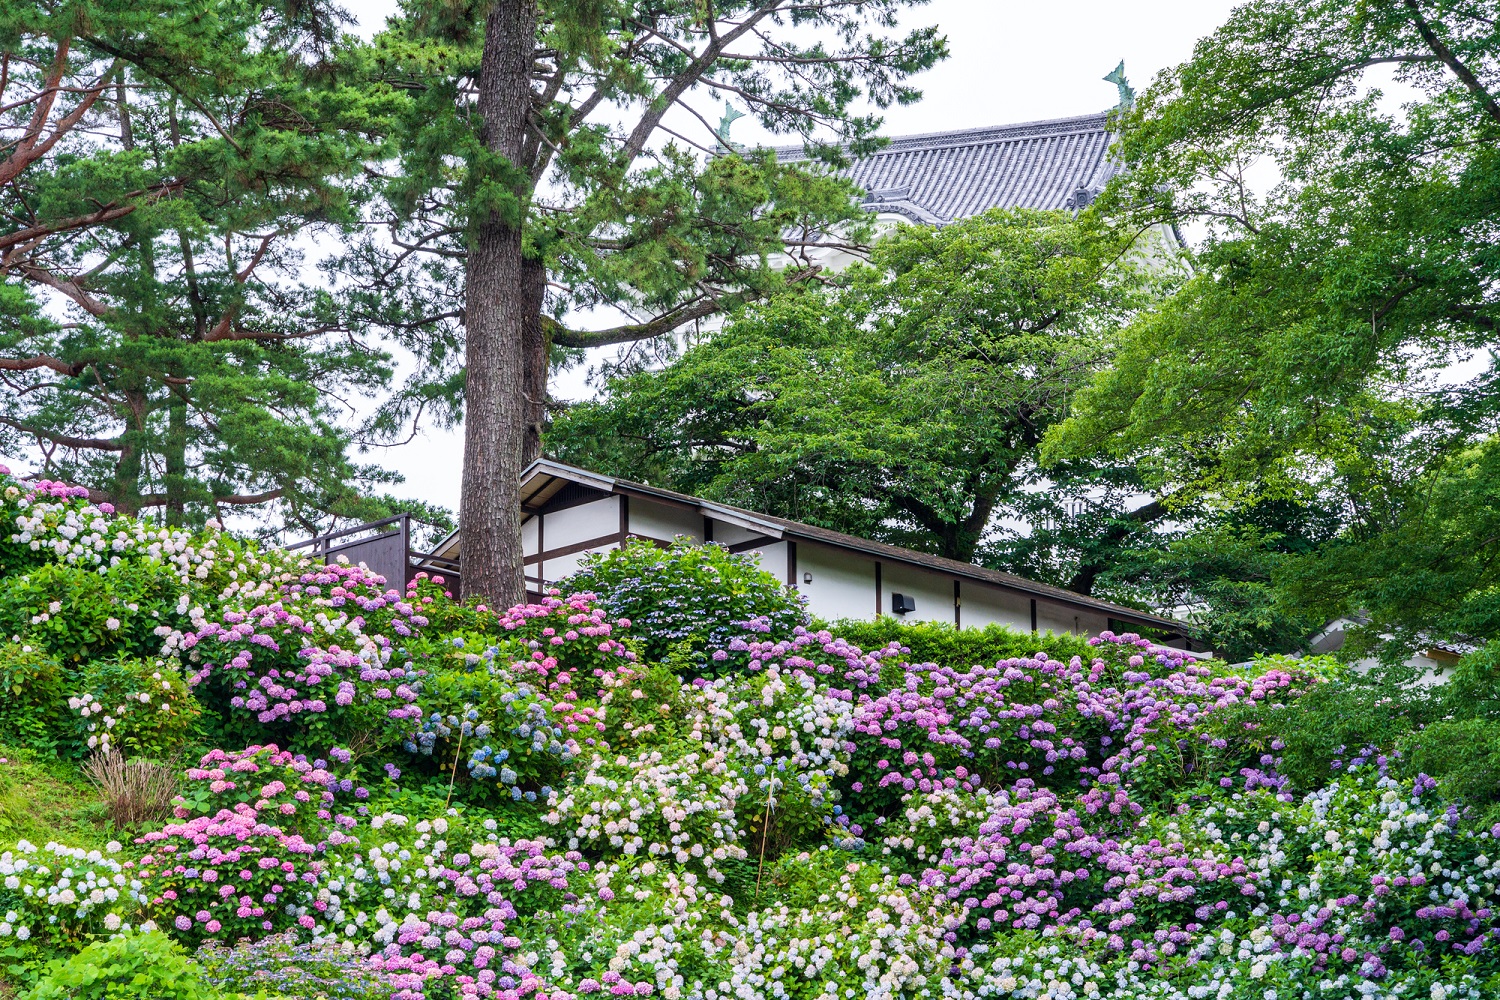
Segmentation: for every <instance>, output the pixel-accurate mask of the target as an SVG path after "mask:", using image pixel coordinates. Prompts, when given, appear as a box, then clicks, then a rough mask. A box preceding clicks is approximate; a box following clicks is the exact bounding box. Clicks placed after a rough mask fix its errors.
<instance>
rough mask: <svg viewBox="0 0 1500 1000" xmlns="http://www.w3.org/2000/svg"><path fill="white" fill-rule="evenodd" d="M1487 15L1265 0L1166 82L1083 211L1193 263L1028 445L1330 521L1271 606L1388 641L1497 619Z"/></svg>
mask: <svg viewBox="0 0 1500 1000" xmlns="http://www.w3.org/2000/svg"><path fill="white" fill-rule="evenodd" d="M1497 23H1500V5H1497V4H1496V3H1494V2H1492V0H1477V2H1476V0H1465V2H1453V0H1377V2H1369V3H1359V4H1350V3H1343V2H1337V0H1319V2H1313V3H1290V2H1285V0H1259V2H1253V3H1248V4H1246V5H1244V6H1243V7H1241V8H1239V9H1238V10H1237V11H1236V12H1235V13H1234V14H1233V15H1232V16H1231V18H1230V20H1229V22H1228V23H1227V24H1226V25H1225V26H1224V27H1223V28H1221V29H1220V30H1219V31H1217V32H1216V33H1215V34H1214V35H1212V36H1211V37H1209V38H1207V39H1205V40H1203V41H1202V42H1200V43H1199V45H1198V47H1197V49H1196V50H1195V53H1194V56H1193V58H1192V59H1191V60H1190V61H1189V62H1187V63H1185V64H1183V65H1182V66H1179V67H1177V68H1176V69H1173V70H1171V71H1169V72H1167V73H1165V74H1163V76H1162V77H1161V78H1160V79H1158V80H1157V81H1156V83H1155V84H1154V85H1153V86H1152V87H1151V88H1150V90H1149V91H1147V92H1146V93H1145V94H1143V95H1142V97H1141V98H1140V99H1139V100H1138V101H1137V102H1136V105H1135V107H1134V109H1133V110H1132V111H1130V112H1129V113H1128V114H1127V115H1126V116H1125V117H1124V119H1123V121H1122V124H1121V130H1122V138H1121V143H1120V146H1119V149H1120V155H1122V157H1123V158H1124V159H1125V160H1126V161H1128V163H1129V165H1130V170H1129V171H1128V172H1127V173H1125V174H1124V175H1122V177H1121V179H1120V180H1119V181H1118V182H1117V183H1116V185H1115V186H1114V187H1113V188H1112V189H1111V190H1110V191H1108V192H1106V195H1105V197H1104V199H1103V202H1104V207H1105V208H1106V210H1111V211H1115V212H1117V213H1129V214H1130V215H1131V216H1132V217H1134V218H1136V219H1137V220H1139V221H1141V222H1159V221H1170V222H1177V223H1181V224H1184V225H1187V224H1189V223H1192V224H1195V225H1196V226H1198V227H1200V228H1201V231H1202V232H1203V233H1204V234H1205V235H1204V239H1203V241H1202V244H1201V246H1200V247H1199V248H1198V250H1199V252H1198V253H1197V255H1196V267H1197V273H1196V276H1195V277H1194V278H1193V280H1192V281H1190V282H1189V283H1188V284H1187V285H1186V287H1185V288H1184V289H1183V290H1182V291H1181V292H1180V293H1179V294H1178V295H1177V296H1175V297H1174V298H1172V299H1171V300H1170V301H1169V302H1167V303H1166V304H1164V305H1163V306H1162V308H1160V309H1159V310H1157V311H1154V312H1152V313H1151V314H1149V315H1146V316H1143V317H1142V318H1141V319H1139V320H1138V321H1137V322H1136V323H1135V324H1134V325H1133V327H1132V328H1131V330H1130V332H1129V334H1128V336H1126V337H1125V338H1124V340H1123V342H1122V346H1121V349H1120V351H1119V352H1118V354H1117V356H1116V359H1115V363H1114V365H1113V367H1112V368H1110V369H1109V370H1106V371H1103V372H1101V373H1100V374H1099V375H1098V376H1097V379H1096V382H1095V384H1094V385H1093V386H1092V387H1091V388H1089V389H1088V390H1087V391H1086V392H1083V393H1081V394H1080V395H1079V397H1078V399H1077V400H1076V401H1075V405H1074V408H1073V411H1072V414H1071V416H1070V418H1069V419H1068V421H1067V422H1066V423H1064V424H1063V425H1062V426H1060V427H1058V428H1055V429H1054V430H1053V432H1052V436H1051V437H1050V438H1049V440H1048V446H1049V449H1050V453H1051V454H1052V455H1054V456H1065V455H1072V456H1078V457H1084V456H1091V455H1094V454H1096V451H1097V450H1098V449H1103V450H1104V451H1105V452H1106V453H1108V454H1112V455H1115V456H1126V455H1138V456H1144V459H1143V464H1142V468H1143V470H1145V471H1146V472H1147V473H1148V474H1149V476H1150V479H1151V480H1152V482H1153V483H1154V484H1155V488H1157V489H1160V490H1166V491H1171V492H1180V493H1184V494H1187V493H1191V494H1196V495H1201V496H1211V497H1214V498H1217V500H1218V501H1219V502H1229V503H1254V502H1261V501H1264V500H1266V499H1281V500H1295V501H1298V502H1302V503H1307V504H1310V505H1312V506H1314V507H1316V508H1318V509H1321V510H1330V511H1333V512H1334V513H1335V514H1336V516H1337V518H1338V520H1339V522H1340V525H1341V527H1340V531H1339V535H1338V538H1337V540H1336V544H1333V545H1330V546H1323V547H1321V549H1320V555H1319V556H1318V557H1317V558H1315V559H1309V560H1300V561H1298V562H1296V563H1295V564H1294V567H1295V571H1293V566H1289V567H1288V568H1287V571H1286V577H1285V579H1286V580H1287V583H1288V586H1289V587H1290V586H1292V584H1293V583H1295V584H1296V586H1295V589H1294V590H1290V591H1288V599H1289V600H1293V601H1295V602H1297V603H1298V604H1299V605H1300V606H1301V607H1302V608H1304V609H1311V610H1314V611H1317V612H1322V613H1324V614H1327V615H1330V616H1331V615H1334V614H1348V613H1354V612H1361V613H1365V614H1368V615H1369V616H1370V622H1369V625H1368V628H1367V629H1366V630H1365V633H1364V638H1365V639H1366V640H1368V641H1369V642H1375V641H1378V640H1379V639H1380V637H1381V636H1390V637H1393V638H1394V639H1395V640H1396V642H1395V644H1394V645H1393V646H1392V647H1391V648H1392V650H1393V651H1394V650H1395V649H1396V648H1410V647H1411V646H1413V645H1417V644H1419V643H1420V642H1423V641H1430V640H1432V639H1434V638H1440V637H1442V636H1463V635H1486V634H1494V632H1495V630H1496V629H1497V628H1500V603H1497V602H1496V601H1495V599H1494V596H1493V595H1494V593H1495V584H1496V583H1497V582H1500V578H1497V576H1496V573H1497V568H1496V566H1495V563H1494V561H1493V560H1491V559H1490V558H1488V556H1487V553H1489V552H1491V551H1493V550H1494V538H1495V536H1494V531H1493V525H1492V524H1491V520H1492V519H1491V517H1490V515H1489V511H1490V510H1492V509H1493V506H1492V504H1493V500H1492V498H1493V496H1494V495H1495V493H1496V488H1497V486H1500V480H1497V479H1495V478H1493V477H1492V474H1491V473H1492V462H1491V460H1490V458H1489V457H1488V456H1489V453H1490V452H1491V451H1492V450H1493V449H1494V447H1495V438H1494V435H1495V433H1496V430H1497V422H1500V391H1497V389H1500V372H1497V369H1496V368H1495V366H1494V365H1493V363H1492V354H1493V351H1494V350H1495V349H1496V347H1497V346H1500V342H1497V339H1496V330H1497V323H1500V296H1497V292H1496V290H1497V288H1500V252H1497V249H1496V241H1495V238H1494V237H1495V219H1496V210H1497V206H1500V101H1497V97H1496V94H1497V93H1500V33H1497V30H1496V25H1497ZM1377 67H1378V68H1380V69H1381V70H1382V71H1384V72H1386V73H1388V74H1391V75H1393V76H1394V79H1395V81H1396V82H1397V84H1398V85H1399V88H1403V89H1399V90H1398V93H1403V92H1409V93H1411V94H1412V95H1413V97H1412V99H1411V100H1409V101H1407V102H1406V103H1404V105H1402V106H1401V107H1399V108H1398V107H1396V106H1394V102H1393V101H1392V100H1390V99H1384V98H1383V97H1382V95H1381V93H1380V92H1379V91H1378V89H1371V84H1372V82H1373V81H1372V77H1371V75H1370V74H1371V73H1372V71H1374V70H1375V69H1376V68H1377ZM1256 163H1259V164H1260V167H1259V172H1258V174H1257V172H1256V169H1255V164H1256ZM1257 176H1259V177H1260V178H1262V180H1263V183H1261V184H1259V185H1257V184H1255V183H1252V181H1253V180H1254V179H1255V178H1256V177H1257ZM1267 178H1269V179H1268V180H1267ZM1455 362H1459V363H1460V364H1459V365H1458V366H1456V367H1455V366H1454V363H1455Z"/></svg>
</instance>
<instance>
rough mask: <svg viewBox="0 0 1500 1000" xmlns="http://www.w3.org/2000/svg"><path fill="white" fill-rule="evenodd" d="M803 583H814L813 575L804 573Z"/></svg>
mask: <svg viewBox="0 0 1500 1000" xmlns="http://www.w3.org/2000/svg"><path fill="white" fill-rule="evenodd" d="M802 582H803V583H812V574H811V573H803V574H802Z"/></svg>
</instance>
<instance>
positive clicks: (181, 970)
mask: <svg viewBox="0 0 1500 1000" xmlns="http://www.w3.org/2000/svg"><path fill="white" fill-rule="evenodd" d="M219 996H220V994H219V993H218V992H217V991H216V990H215V989H214V988H213V987H211V986H209V985H208V984H207V983H206V982H205V981H204V978H203V970H202V968H201V967H200V966H199V965H198V964H197V963H196V962H194V961H193V960H192V959H191V958H189V957H188V954H187V952H186V951H184V950H183V949H182V946H181V945H179V944H177V943H176V942H175V941H173V940H172V939H171V938H169V937H167V936H166V935H165V934H160V933H155V932H153V933H149V934H122V935H120V936H119V937H115V938H111V939H109V940H106V941H96V942H95V943H93V944H91V945H89V946H88V947H87V948H85V949H83V950H82V951H80V952H79V953H78V954H76V955H73V956H72V957H70V958H67V959H59V960H54V961H52V962H49V963H47V967H46V969H45V970H44V971H43V972H42V976H41V978H40V979H39V980H37V983H36V985H35V986H33V987H32V988H31V991H30V992H28V993H27V994H25V997H24V1000H137V998H139V1000H217V998H218V997H219Z"/></svg>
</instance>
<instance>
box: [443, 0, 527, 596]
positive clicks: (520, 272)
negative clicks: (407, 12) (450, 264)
mask: <svg viewBox="0 0 1500 1000" xmlns="http://www.w3.org/2000/svg"><path fill="white" fill-rule="evenodd" d="M536 16H537V15H536V7H535V4H534V2H533V0H498V2H496V3H495V5H494V6H493V7H492V8H491V10H490V15H489V18H488V20H487V22H486V24H485V38H484V54H483V56H482V57H481V60H480V67H479V98H478V110H479V115H480V118H481V120H482V122H483V124H482V125H481V137H482V139H483V141H484V143H485V145H486V146H487V147H488V148H489V149H490V150H491V151H492V152H494V153H497V154H499V155H500V156H503V157H505V158H506V159H507V160H509V161H510V162H511V163H513V164H516V165H517V166H518V167H519V166H520V165H521V154H522V149H523V147H524V140H525V135H526V120H527V115H528V114H529V112H530V107H531V64H532V44H533V40H534V38H535V34H536ZM517 197H518V198H521V197H523V192H522V190H521V189H520V188H518V189H517ZM524 216H525V208H524V204H523V205H522V207H521V208H520V209H518V210H516V211H513V212H492V213H491V214H490V216H489V217H488V218H486V219H483V220H481V221H480V222H479V223H478V224H477V225H476V227H475V233H474V242H473V246H472V248H471V249H470V251H469V255H468V259H467V262H466V265H465V275H464V277H465V290H464V296H465V303H464V308H465V321H464V322H465V342H466V345H467V346H466V358H465V363H466V366H467V369H466V381H465V387H464V477H463V498H462V499H461V501H460V505H459V525H460V528H461V529H462V537H461V539H460V544H461V546H462V569H461V572H460V578H461V581H462V586H463V593H464V596H466V597H468V596H475V595H477V596H482V597H484V598H486V599H488V600H490V601H491V602H493V603H495V604H496V605H499V606H502V607H506V606H509V605H511V604H517V603H520V602H521V601H524V600H525V598H526V578H525V572H524V570H523V568H522V553H521V504H520V493H519V486H520V475H521V469H522V465H521V457H522V449H523V445H524V441H525V437H526V424H527V416H528V407H527V402H526V376H525V360H524V346H525V335H526V327H527V323H528V321H529V317H528V316H527V308H526V307H527V302H526V300H527V298H528V296H527V295H525V294H524V289H525V260H524V257H523V255H522V253H521V225H522V220H523V219H524Z"/></svg>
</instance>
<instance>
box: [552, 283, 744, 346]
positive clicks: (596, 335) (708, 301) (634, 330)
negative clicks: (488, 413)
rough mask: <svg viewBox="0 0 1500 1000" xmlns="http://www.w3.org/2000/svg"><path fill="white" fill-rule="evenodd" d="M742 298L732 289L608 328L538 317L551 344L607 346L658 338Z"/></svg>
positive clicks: (740, 300)
mask: <svg viewBox="0 0 1500 1000" xmlns="http://www.w3.org/2000/svg"><path fill="white" fill-rule="evenodd" d="M746 298H747V296H746V295H745V294H744V293H742V292H736V293H734V294H733V295H727V296H725V297H724V298H713V297H710V296H704V297H702V298H699V299H695V300H693V301H692V302H690V303H688V304H687V305H684V306H679V307H678V308H676V309H672V310H670V311H668V312H665V313H663V314H662V315H660V316H657V317H656V318H655V319H650V320H647V321H646V322H644V323H627V324H625V325H623V326H616V327H611V328H610V329H608V330H569V329H568V328H567V327H565V326H563V325H562V324H561V323H559V322H557V320H555V319H553V318H552V317H550V316H543V317H542V327H543V328H544V329H545V330H547V332H548V336H549V337H550V338H551V340H552V343H554V344H556V345H557V346H559V347H577V348H582V347H609V346H611V345H613V344H630V343H634V342H635V341H638V340H650V339H651V338H653V337H660V336H661V335H662V334H665V333H671V332H672V331H673V330H676V329H677V328H678V327H681V326H684V325H686V324H688V323H691V322H693V321H694V320H698V319H703V318H704V317H705V316H712V315H713V314H714V313H716V312H718V311H720V310H721V309H723V308H724V304H725V302H726V300H731V301H736V302H742V301H745V299H746Z"/></svg>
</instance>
